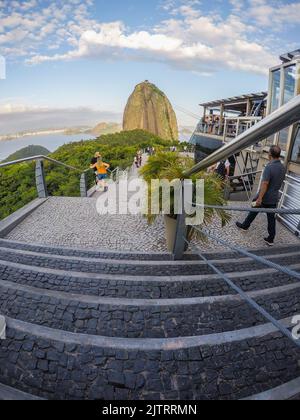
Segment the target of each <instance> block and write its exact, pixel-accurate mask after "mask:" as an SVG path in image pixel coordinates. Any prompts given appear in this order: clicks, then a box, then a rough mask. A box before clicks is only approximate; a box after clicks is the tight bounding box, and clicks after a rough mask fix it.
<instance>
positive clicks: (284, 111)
mask: <svg viewBox="0 0 300 420" xmlns="http://www.w3.org/2000/svg"><path fill="white" fill-rule="evenodd" d="M299 119H300V95H298V96H296V97H295V98H293V99H292V100H291V101H290V102H288V103H287V104H286V105H284V106H282V107H281V108H279V109H278V110H276V111H274V112H273V113H272V114H270V115H269V116H267V117H266V118H264V119H263V120H262V121H260V122H259V123H257V124H256V125H254V126H253V127H251V128H249V130H247V131H245V132H244V133H242V134H240V135H239V136H238V137H237V138H236V139H235V140H233V141H232V142H231V143H228V144H226V145H225V146H223V147H221V149H219V150H217V151H216V152H214V153H212V154H211V155H210V156H208V157H207V158H206V159H204V160H203V161H201V162H199V163H198V164H197V165H195V166H194V167H193V168H191V169H189V170H187V171H185V172H184V176H187V177H188V176H191V175H194V174H196V173H198V172H200V171H202V170H205V169H207V168H209V167H210V166H212V165H214V164H216V163H217V162H219V161H220V160H222V159H225V158H228V156H232V155H235V154H237V153H240V152H241V151H242V150H244V149H246V148H247V147H249V146H253V145H254V144H256V143H259V142H261V141H263V140H265V139H266V138H268V137H270V136H272V135H273V134H275V133H277V132H278V131H281V130H283V129H285V128H287V127H290V126H291V125H293V124H295V123H296V122H298V121H299Z"/></svg>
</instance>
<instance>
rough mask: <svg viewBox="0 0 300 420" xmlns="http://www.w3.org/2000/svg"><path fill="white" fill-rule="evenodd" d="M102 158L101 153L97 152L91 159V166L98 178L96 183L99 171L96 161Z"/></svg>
mask: <svg viewBox="0 0 300 420" xmlns="http://www.w3.org/2000/svg"><path fill="white" fill-rule="evenodd" d="M99 158H101V154H100V152H96V153H95V155H94V157H93V158H92V160H91V164H90V168H91V169H93V171H94V173H95V180H96V185H97V184H98V177H97V175H98V173H97V168H96V163H97V162H98V159H99Z"/></svg>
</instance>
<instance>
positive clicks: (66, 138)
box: [0, 134, 95, 161]
mask: <svg viewBox="0 0 300 420" xmlns="http://www.w3.org/2000/svg"><path fill="white" fill-rule="evenodd" d="M94 138H95V137H93V135H92V134H71V135H65V134H48V135H38V136H28V137H27V136H26V137H23V138H19V139H15V140H7V141H0V161H2V160H4V159H6V158H7V157H8V156H9V155H11V154H12V153H14V152H16V151H17V150H20V149H22V148H23V147H26V146H31V145H35V146H44V147H46V149H48V150H49V151H50V152H54V151H55V150H56V149H57V148H58V147H60V146H63V145H64V144H67V143H72V142H76V141H81V140H92V139H94Z"/></svg>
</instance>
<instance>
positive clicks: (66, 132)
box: [0, 127, 93, 142]
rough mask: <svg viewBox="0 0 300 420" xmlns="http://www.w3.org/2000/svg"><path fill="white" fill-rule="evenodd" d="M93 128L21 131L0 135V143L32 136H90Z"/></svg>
mask: <svg viewBox="0 0 300 420" xmlns="http://www.w3.org/2000/svg"><path fill="white" fill-rule="evenodd" d="M92 130H93V128H92V127H74V128H66V127H65V128H57V129H41V130H35V131H23V132H19V133H14V134H4V135H0V142H1V141H10V140H17V139H22V138H24V137H32V136H47V135H52V134H63V135H66V136H70V135H75V134H91V133H92Z"/></svg>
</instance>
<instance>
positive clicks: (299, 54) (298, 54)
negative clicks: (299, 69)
mask: <svg viewBox="0 0 300 420" xmlns="http://www.w3.org/2000/svg"><path fill="white" fill-rule="evenodd" d="M279 58H280V60H281V61H282V62H283V63H289V62H290V61H293V60H296V59H297V58H300V49H298V50H295V51H292V52H289V53H286V54H283V55H281V56H280V57H279Z"/></svg>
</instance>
